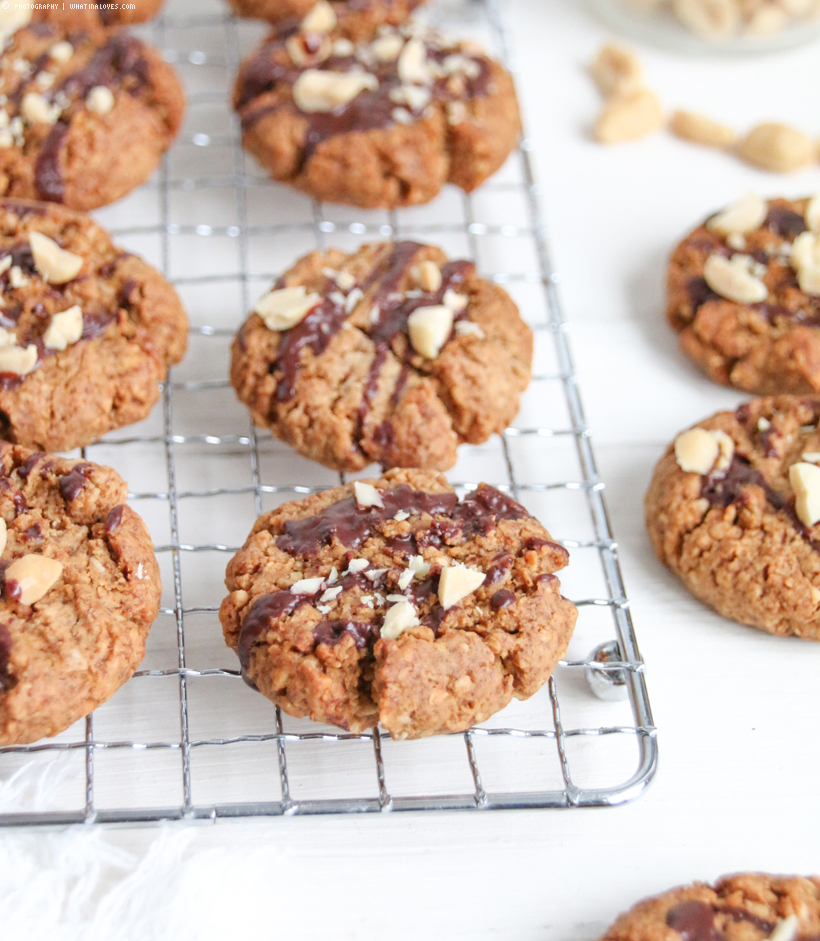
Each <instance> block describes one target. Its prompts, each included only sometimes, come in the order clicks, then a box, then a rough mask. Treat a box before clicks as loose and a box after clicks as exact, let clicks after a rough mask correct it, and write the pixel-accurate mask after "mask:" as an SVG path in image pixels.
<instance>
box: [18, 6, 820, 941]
mask: <svg viewBox="0 0 820 941" xmlns="http://www.w3.org/2000/svg"><path fill="white" fill-rule="evenodd" d="M506 10H507V21H508V24H509V25H510V26H511V34H512V40H513V46H514V52H515V53H516V55H517V60H518V67H519V76H518V78H519V91H520V93H521V97H522V99H523V104H524V109H525V115H526V121H527V123H528V126H529V134H530V136H531V137H532V138H533V140H534V143H535V159H536V166H537V173H538V177H539V180H540V182H541V184H542V187H543V196H542V199H543V206H544V208H545V210H546V213H547V218H548V223H549V228H550V234H551V240H552V251H553V256H554V261H555V264H556V267H557V270H558V272H559V273H560V276H561V292H562V296H563V301H564V304H565V313H566V315H567V317H568V320H569V321H570V325H571V329H570V339H571V343H572V347H573V351H574V355H575V359H576V363H577V366H578V369H579V372H580V376H581V382H582V392H583V397H584V402H585V406H586V409H587V415H588V419H589V422H590V425H591V427H592V429H593V433H594V443H595V447H596V451H597V456H598V459H599V463H600V468H601V472H602V475H603V478H604V480H605V481H606V483H607V499H608V504H609V509H610V513H611V516H612V523H613V528H614V531H615V534H616V537H617V538H618V541H619V543H620V545H621V550H622V564H623V568H624V574H625V578H626V582H627V590H628V592H629V594H630V596H631V598H632V610H633V615H634V619H635V624H636V630H637V633H638V639H639V642H640V645H641V651H642V653H643V656H644V658H645V660H646V661H647V664H648V672H647V677H648V683H649V692H650V697H651V700H652V705H653V709H654V717H655V723H656V725H657V726H658V728H659V730H660V731H659V743H660V755H661V759H660V768H659V771H658V774H657V777H656V780H655V782H654V783H653V784H652V786H651V787H650V789H649V790H648V792H647V793H646V794H645V795H644V796H643V797H641V798H640V799H639V800H638V801H637V802H635V803H634V804H631V805H629V806H625V807H622V808H617V809H607V810H593V811H589V810H585V811H554V812H545V811H540V812H522V811H518V812H506V813H497V814H477V813H476V814H464V813H459V814H447V813H438V814H435V815H415V814H406V815H394V816H381V817H379V816H370V815H367V816H361V817H321V818H311V819H305V818H299V819H277V820H272V821H251V822H242V823H235V824H231V823H220V824H219V825H217V826H202V827H196V828H192V829H191V830H190V832H189V835H188V836H186V837H184V838H183V839H182V840H181V843H180V839H179V838H176V844H177V849H178V850H179V851H180V852H182V853H183V856H182V859H183V862H182V864H181V866H180V867H178V868H177V867H175V868H174V870H173V873H172V874H171V875H169V885H170V886H171V890H172V891H171V895H172V896H173V902H172V905H171V908H169V909H167V910H166V909H163V916H162V919H159V918H158V917H155V916H156V914H157V913H156V912H155V911H153V910H152V905H151V903H150V899H148V898H146V899H145V900H144V901H145V907H144V908H142V907H139V910H140V912H141V914H140V915H139V916H136V917H138V918H139V919H144V928H142V927H141V929H140V930H138V929H137V928H136V924H135V925H134V926H133V927H132V928H128V927H126V926H124V925H121V926H120V928H121V930H122V931H123V937H131V936H134V937H137V936H139V937H153V936H157V937H162V936H165V931H164V930H163V929H161V928H157V927H156V924H157V922H158V921H161V920H162V921H164V920H165V919H166V918H170V919H171V921H174V922H176V917H175V915H174V913H176V915H179V914H180V913H183V914H184V917H185V919H186V921H187V924H188V932H189V934H190V936H191V937H199V938H211V937H223V936H228V937H237V936H239V934H240V933H242V934H246V933H248V932H251V931H254V932H255V933H256V934H258V936H260V937H263V938H280V937H281V938H289V939H291V938H317V939H318V938H322V939H330V938H333V939H348V938H362V939H364V938H368V939H369V938H387V939H404V938H408V939H409V938H413V939H418V938H435V939H439V938H441V939H470V941H480V939H489V938H505V939H516V941H528V939H545V941H569V939H581V941H584V939H590V941H592V939H594V938H596V937H597V936H599V935H600V933H601V932H602V931H603V930H604V929H605V927H606V926H607V925H608V924H609V923H610V922H611V921H612V920H613V918H614V917H615V916H616V915H617V914H618V912H619V911H621V910H622V909H624V908H626V907H628V906H630V905H631V904H632V903H633V902H635V901H637V900H638V899H639V898H641V897H643V896H646V895H648V894H651V893H655V892H659V891H662V890H664V889H666V888H668V887H671V886H673V885H675V884H678V883H682V882H687V881H692V880H695V879H704V880H709V879H713V878H715V877H717V876H719V875H721V874H722V873H725V872H731V871H738V870H751V869H761V870H769V871H776V872H777V871H782V872H797V873H808V872H812V871H814V872H817V871H818V870H820V858H819V857H820V854H819V853H818V845H820V839H818V837H820V749H818V744H817V724H818V716H819V715H820V682H818V672H820V647H818V646H817V645H813V644H810V643H807V642H801V641H796V640H783V639H774V638H769V637H767V636H764V635H762V634H758V633H756V632H755V631H752V630H750V629H746V628H742V627H740V626H737V625H735V624H733V623H730V622H728V621H724V620H722V619H721V618H719V617H717V616H715V615H713V614H712V613H710V612H709V611H707V610H706V609H704V608H703V607H702V606H701V605H700V604H699V603H698V602H696V601H695V600H694V599H692V598H690V597H689V596H688V595H687V594H686V593H685V592H684V591H683V590H682V589H681V587H680V586H679V585H678V584H677V582H676V580H675V579H674V578H673V577H672V576H671V575H670V574H669V573H667V572H666V571H664V570H663V569H662V568H661V567H660V565H659V564H658V563H657V562H656V560H655V559H654V557H653V555H652V553H651V550H650V547H649V544H648V541H647V539H646V536H645V533H644V527H643V512H642V496H643V492H644V490H645V488H646V485H647V482H648V480H649V476H650V474H651V470H652V466H653V464H654V462H655V461H656V460H657V458H658V457H659V455H660V453H661V452H662V450H663V448H664V446H665V444H666V443H667V442H668V441H669V440H670V439H671V438H672V437H673V436H674V435H675V433H676V432H677V431H679V430H680V429H682V428H684V427H686V426H687V425H688V424H690V423H692V422H694V421H695V420H697V419H699V418H701V417H703V416H705V415H707V414H710V413H711V412H713V411H716V410H717V409H719V408H723V407H734V406H735V405H736V404H737V403H738V402H739V401H740V399H741V396H740V395H739V394H737V393H735V392H732V391H729V390H725V389H721V388H719V387H717V386H714V385H712V384H710V383H709V382H708V381H706V380H705V379H704V378H702V377H701V376H700V375H699V374H698V373H697V372H696V371H695V370H694V369H693V368H692V367H690V366H689V365H688V363H687V362H685V361H684V360H683V359H682V358H681V356H680V355H679V354H678V352H677V349H676V343H675V339H674V337H673V336H672V335H671V333H670V331H669V330H668V329H667V327H666V326H665V324H664V321H663V316H662V311H663V290H662V285H663V278H664V266H665V259H666V257H667V255H668V253H669V251H670V250H671V248H672V247H673V246H674V244H675V242H676V241H677V240H678V239H679V238H680V237H681V236H682V235H683V234H684V233H685V232H686V230H687V229H688V228H689V227H691V226H692V225H694V224H695V223H696V222H698V221H699V220H700V219H701V218H702V217H703V216H705V215H706V214H707V213H708V212H710V211H712V210H714V209H715V208H717V207H719V206H721V205H723V204H725V203H727V202H729V201H731V200H733V199H734V198H736V197H737V196H739V195H741V194H743V193H744V192H746V191H748V190H749V189H756V190H757V191H759V192H761V193H762V194H764V195H776V194H787V195H789V194H794V195H797V194H801V195H805V194H810V193H813V192H815V191H819V190H820V171H818V168H811V169H809V170H806V171H803V172H801V173H798V174H795V175H793V176H790V177H788V178H786V177H777V176H772V175H765V174H762V173H758V172H756V171H754V170H751V169H749V168H746V167H744V166H743V165H741V164H740V163H738V162H737V161H736V160H734V159H733V158H732V157H730V156H728V155H724V154H720V153H716V152H711V151H707V150H703V149H700V148H697V147H694V146H691V145H688V144H685V143H683V142H680V141H678V140H675V139H674V138H672V137H670V136H666V135H664V134H659V135H657V136H655V137H653V138H652V139H649V140H646V141H643V142H639V143H635V144H629V145H622V146H620V147H617V148H611V149H604V148H601V147H599V146H597V145H595V144H593V143H592V142H591V141H590V139H589V133H588V129H589V126H590V124H591V122H592V120H593V119H594V116H595V114H596V111H597V109H598V107H599V106H600V99H599V97H598V94H597V92H596V90H595V89H594V87H593V85H592V83H591V82H590V81H589V79H588V77H587V75H586V74H585V71H584V69H585V64H586V63H587V62H588V61H589V60H590V58H591V57H592V55H593V54H594V52H595V50H596V49H597V47H598V46H599V44H600V43H601V42H602V41H603V40H605V39H606V38H608V35H609V34H608V33H607V31H606V30H605V29H604V28H602V27H601V26H600V25H599V24H598V23H597V21H595V20H594V18H593V17H592V15H591V14H590V13H589V12H588V11H587V10H586V8H585V5H584V4H583V3H582V2H581V0H508V2H507V4H506ZM640 53H641V57H642V60H643V62H644V66H645V71H646V76H647V82H648V83H649V84H650V86H651V87H652V88H654V89H655V90H656V91H657V92H658V94H659V95H660V96H661V98H662V100H663V102H664V104H665V105H666V106H667V107H669V108H672V107H675V106H683V107H688V108H691V109H693V110H700V111H703V112H706V113H707V114H710V115H711V116H713V117H715V118H717V119H721V120H723V121H725V122H726V123H729V124H732V125H733V126H736V127H738V128H744V127H749V126H751V125H752V124H754V123H757V122H759V121H763V120H772V119H774V120H782V121H784V122H786V123H792V124H794V125H795V126H797V127H801V128H803V129H804V130H806V131H807V132H809V133H811V134H813V135H815V134H817V133H818V131H820V110H818V108H817V89H818V88H820V57H818V49H817V47H816V46H815V47H808V48H805V49H802V50H798V51H794V52H788V53H781V54H777V55H772V56H766V57H757V58H754V59H741V60H720V59H703V60H699V59H689V58H681V57H677V56H674V55H672V54H670V53H666V52H661V51H656V50H652V49H648V48H647V49H640ZM174 829H175V832H179V830H180V829H181V828H179V827H177V828H174ZM6 839H7V840H9V842H8V843H6V845H7V846H12V843H11V842H10V838H8V837H6ZM46 839H48V840H49V841H50V842H49V843H46V842H45V840H46ZM59 839H60V838H59V837H58V838H53V837H50V838H44V837H33V838H31V837H28V838H26V840H28V841H32V840H33V841H35V842H34V843H31V842H29V843H27V845H29V846H39V848H40V849H41V850H44V849H45V848H48V849H49V851H52V850H53V851H54V852H56V851H57V849H56V848H58V847H59V846H60V845H61V844H60V843H59ZM94 839H95V840H96V841H97V842H99V841H102V842H104V843H106V844H109V845H111V846H115V847H120V848H123V849H126V850H128V851H130V852H132V853H134V854H135V855H136V857H137V858H142V857H143V856H144V854H146V853H148V852H149V850H150V847H151V845H152V844H153V843H154V841H155V840H156V839H157V833H156V830H151V829H145V830H121V831H114V830H107V831H105V832H104V833H103V834H102V836H97V837H95V838H94ZM37 841H39V843H38V842H37ZM182 844H185V845H184V848H183V847H182ZM0 846H2V844H0ZM215 850H219V851H220V853H219V854H218V855H216V854H215V853H214V851H215ZM225 851H227V852H225ZM44 858H45V857H44ZM51 858H52V860H53V859H54V858H55V857H51ZM215 867H216V875H214V873H215ZM115 878H116V877H114V876H112V879H115ZM104 888H105V886H103V889H104ZM172 910H173V911H172ZM165 923H166V924H170V922H165ZM152 926H153V927H152ZM179 932H180V929H179V927H178V925H177V928H175V929H174V936H175V937H180V936H181V935H180V933H179ZM30 936H31V937H35V936H37V931H36V929H33V931H32V934H31V935H30ZM168 936H171V935H170V929H169V931H168Z"/></svg>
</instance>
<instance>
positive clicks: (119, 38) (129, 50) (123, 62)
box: [22, 33, 149, 203]
mask: <svg viewBox="0 0 820 941" xmlns="http://www.w3.org/2000/svg"><path fill="white" fill-rule="evenodd" d="M143 48H144V47H143V45H142V43H141V42H140V41H139V40H138V39H135V38H134V37H133V36H128V35H126V34H124V33H121V34H118V35H116V36H113V37H112V38H111V39H109V40H108V42H106V43H105V44H104V45H103V46H101V47H100V48H99V49H98V50H97V51H96V52H95V53H94V55H93V56H92V57H91V59H90V61H89V62H88V63H87V64H86V65H85V67H84V68H82V69H80V70H79V71H77V72H72V73H71V74H70V75H68V76H66V77H65V78H64V79H63V80H62V81H61V82H58V83H57V84H56V85H54V86H53V87H52V88H50V89H49V90H48V91H47V92H45V93H44V97H46V99H47V100H49V101H53V100H54V99H55V97H56V96H57V95H61V96H64V97H65V98H67V99H71V100H72V102H73V103H74V105H73V107H76V106H81V107H82V106H84V102H85V98H86V96H87V95H88V93H89V92H90V91H91V89H92V88H96V87H98V86H104V87H111V86H112V85H119V86H121V87H123V88H125V89H126V91H127V92H128V93H129V94H130V95H132V96H136V95H138V94H140V92H141V91H142V90H143V89H144V88H145V86H146V85H147V84H148V80H149V67H148V61H147V59H146V58H145V56H144V54H143ZM46 58H47V56H46ZM33 74H36V72H35V70H34V69H32V75H33ZM22 90H25V89H24V87H23V89H22ZM72 116H73V114H72V110H71V108H69V109H67V110H64V111H63V114H62V115H61V117H60V119H59V120H58V121H57V122H56V123H55V124H54V126H53V127H52V128H51V130H50V131H49V134H48V136H47V137H46V139H45V141H44V142H43V145H42V147H41V148H40V151H39V153H38V155H37V160H36V162H35V167H34V183H35V186H36V187H37V192H38V194H39V196H40V198H41V199H45V200H48V201H49V202H55V203H62V202H63V201H64V199H65V180H64V178H63V171H62V168H61V166H60V157H61V155H62V153H63V148H64V146H65V142H66V139H67V137H68V134H69V131H70V128H71V120H72Z"/></svg>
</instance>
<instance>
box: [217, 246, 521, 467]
mask: <svg viewBox="0 0 820 941" xmlns="http://www.w3.org/2000/svg"><path fill="white" fill-rule="evenodd" d="M531 361H532V332H531V331H530V329H529V327H527V325H526V324H525V323H524V322H523V321H522V320H521V318H520V316H519V314H518V310H517V308H516V306H515V304H514V303H513V301H512V300H511V299H510V297H509V295H507V293H506V292H505V291H504V290H503V289H502V288H500V287H498V286H497V285H495V284H491V283H490V282H488V281H485V280H482V279H481V278H478V277H477V276H476V273H475V267H474V265H473V264H472V263H470V262H466V261H448V260H447V258H446V256H445V255H444V253H443V252H442V251H440V250H439V249H437V248H433V247H431V246H426V245H420V244H418V243H416V242H398V243H394V242H382V243H376V244H373V245H366V246H364V247H363V248H361V249H360V250H359V251H358V252H355V253H353V254H345V253H344V252H341V251H337V250H331V251H328V252H325V253H320V252H314V253H313V254H311V255H308V256H306V257H305V258H303V259H302V260H301V261H300V262H298V263H297V264H296V265H295V266H294V267H293V268H292V269H291V270H290V271H289V272H288V273H287V274H285V275H284V276H283V277H282V278H281V279H280V280H279V282H277V284H276V285H275V287H274V289H273V290H272V291H270V292H268V294H266V295H265V296H264V297H262V298H261V299H260V300H259V302H258V303H257V305H256V308H255V311H254V313H253V314H252V315H251V316H250V318H249V319H248V320H247V321H246V322H245V324H244V325H243V326H242V328H241V329H240V331H239V334H238V336H237V337H236V340H235V341H234V344H233V354H232V364H231V381H232V382H233V385H234V388H235V389H236V391H237V394H238V395H239V398H240V399H241V400H242V401H243V402H244V403H245V404H246V405H247V406H248V407H249V408H250V410H251V414H252V415H253V419H254V421H255V422H256V423H257V424H258V425H260V426H263V427H267V428H270V429H271V430H272V431H273V432H274V433H275V434H276V435H277V436H278V437H280V438H282V440H284V441H286V442H287V443H288V444H290V445H291V446H293V447H294V448H296V450H297V451H299V452H300V453H302V454H304V455H305V456H307V457H310V458H312V459H313V460H316V461H319V462H320V463H322V464H324V465H325V466H327V467H330V468H334V469H336V470H345V471H355V470H361V469H362V468H364V467H366V466H367V465H369V464H371V463H373V462H377V463H379V464H381V465H382V466H384V467H395V466H401V467H420V468H432V469H436V470H444V469H446V468H448V467H451V466H452V465H453V464H454V463H455V460H456V448H457V446H458V445H459V444H460V443H462V442H470V443H471V444H478V443H480V442H482V441H485V440H487V438H489V437H490V435H492V434H494V433H500V432H501V431H503V430H504V428H506V427H507V425H508V424H509V422H510V421H511V420H512V419H513V417H514V416H515V414H516V413H517V411H518V406H519V400H520V396H521V393H522V392H523V390H524V389H525V388H526V387H527V385H528V383H529V380H530V367H531Z"/></svg>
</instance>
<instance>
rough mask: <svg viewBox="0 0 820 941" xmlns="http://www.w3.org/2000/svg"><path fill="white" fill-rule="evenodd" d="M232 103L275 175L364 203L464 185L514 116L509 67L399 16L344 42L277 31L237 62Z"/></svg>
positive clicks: (321, 195) (482, 167) (468, 186)
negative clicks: (367, 38) (372, 33)
mask: <svg viewBox="0 0 820 941" xmlns="http://www.w3.org/2000/svg"><path fill="white" fill-rule="evenodd" d="M234 104H235V107H236V109H237V110H238V112H239V114H240V116H241V120H242V140H243V142H244V144H245V147H246V148H247V149H248V150H249V151H250V152H251V153H252V154H253V155H254V156H255V157H256V158H257V159H258V160H259V161H260V162H261V163H262V165H263V166H264V167H265V168H266V169H267V170H268V171H269V172H270V174H271V175H272V177H273V178H274V179H275V180H279V181H281V182H283V183H288V184H290V185H291V186H294V187H296V188H297V189H300V190H302V191H303V192H305V193H308V194H309V195H310V196H313V197H315V198H316V199H322V200H327V201H328V202H334V203H349V204H351V205H354V206H362V207H364V208H370V209H375V208H393V207H396V206H412V205H416V204H419V203H426V202H429V201H430V200H431V199H433V197H434V196H436V194H437V193H438V192H439V190H440V189H441V187H442V186H443V185H444V184H445V183H447V182H449V183H454V184H455V185H456V186H460V187H461V188H462V189H463V190H466V191H467V192H471V191H472V190H474V189H475V188H476V187H477V186H479V185H480V184H481V183H483V182H484V180H486V179H487V177H489V176H490V175H491V174H493V173H495V171H496V170H497V169H498V168H499V167H500V166H501V165H502V164H503V163H504V161H505V160H506V159H507V157H508V156H509V154H510V152H511V151H512V149H513V148H514V147H515V145H516V142H517V140H518V133H519V130H520V117H519V112H518V102H517V100H516V97H515V89H514V87H513V82H512V78H511V77H510V75H509V74H508V73H507V72H506V71H505V70H504V69H503V68H502V67H501V66H500V65H499V64H498V63H497V62H494V61H493V60H492V59H490V58H489V57H488V56H487V55H486V54H485V53H484V52H483V51H482V50H481V49H479V48H478V47H477V46H474V45H473V44H472V43H467V42H455V41H450V40H447V39H445V38H444V37H443V36H441V35H440V34H438V33H436V32H434V31H432V30H430V29H428V28H426V27H422V26H420V25H419V24H417V23H408V24H406V25H405V26H403V27H401V28H400V29H399V30H396V29H392V28H390V27H384V28H383V29H382V30H381V31H380V32H379V35H378V37H377V38H376V39H375V40H373V41H372V42H364V43H359V44H357V45H353V44H352V43H351V41H350V40H349V39H348V38H346V37H345V36H343V35H341V32H340V30H339V29H338V28H333V29H331V30H330V31H329V32H319V31H310V32H305V31H298V30H297V31H290V32H287V31H280V32H278V33H274V34H273V35H272V36H271V37H269V38H268V39H267V40H266V41H265V42H264V43H263V45H262V47H261V49H260V50H259V51H258V52H256V53H255V54H254V55H252V56H251V57H250V58H249V59H248V60H246V61H245V62H244V63H243V65H242V68H241V70H240V73H239V78H238V80H237V83H236V88H235V92H234Z"/></svg>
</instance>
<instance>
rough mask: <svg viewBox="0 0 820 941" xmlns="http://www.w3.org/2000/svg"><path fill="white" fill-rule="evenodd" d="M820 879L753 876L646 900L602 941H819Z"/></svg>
mask: <svg viewBox="0 0 820 941" xmlns="http://www.w3.org/2000/svg"><path fill="white" fill-rule="evenodd" d="M818 937H820V878H818V877H817V876H809V877H805V878H804V877H802V876H776V875H769V874H767V873H760V872H750V873H740V874H738V875H733V876H726V877H724V878H723V879H719V880H718V882H717V883H715V885H707V884H705V883H702V882H696V883H693V884H692V885H686V886H681V887H679V888H677V889H672V890H671V891H669V892H666V893H664V894H663V895H659V896H656V897H655V898H650V899H646V900H644V901H643V902H640V903H639V904H638V905H636V906H635V907H634V908H632V909H631V910H630V911H628V912H626V913H624V914H623V915H621V916H620V918H618V920H617V921H616V922H615V924H613V925H612V926H611V927H610V928H609V930H608V931H607V932H606V933H605V934H604V936H603V938H602V939H601V941H657V939H658V938H663V939H664V941H766V939H770V941H816V939H817V938H818Z"/></svg>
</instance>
